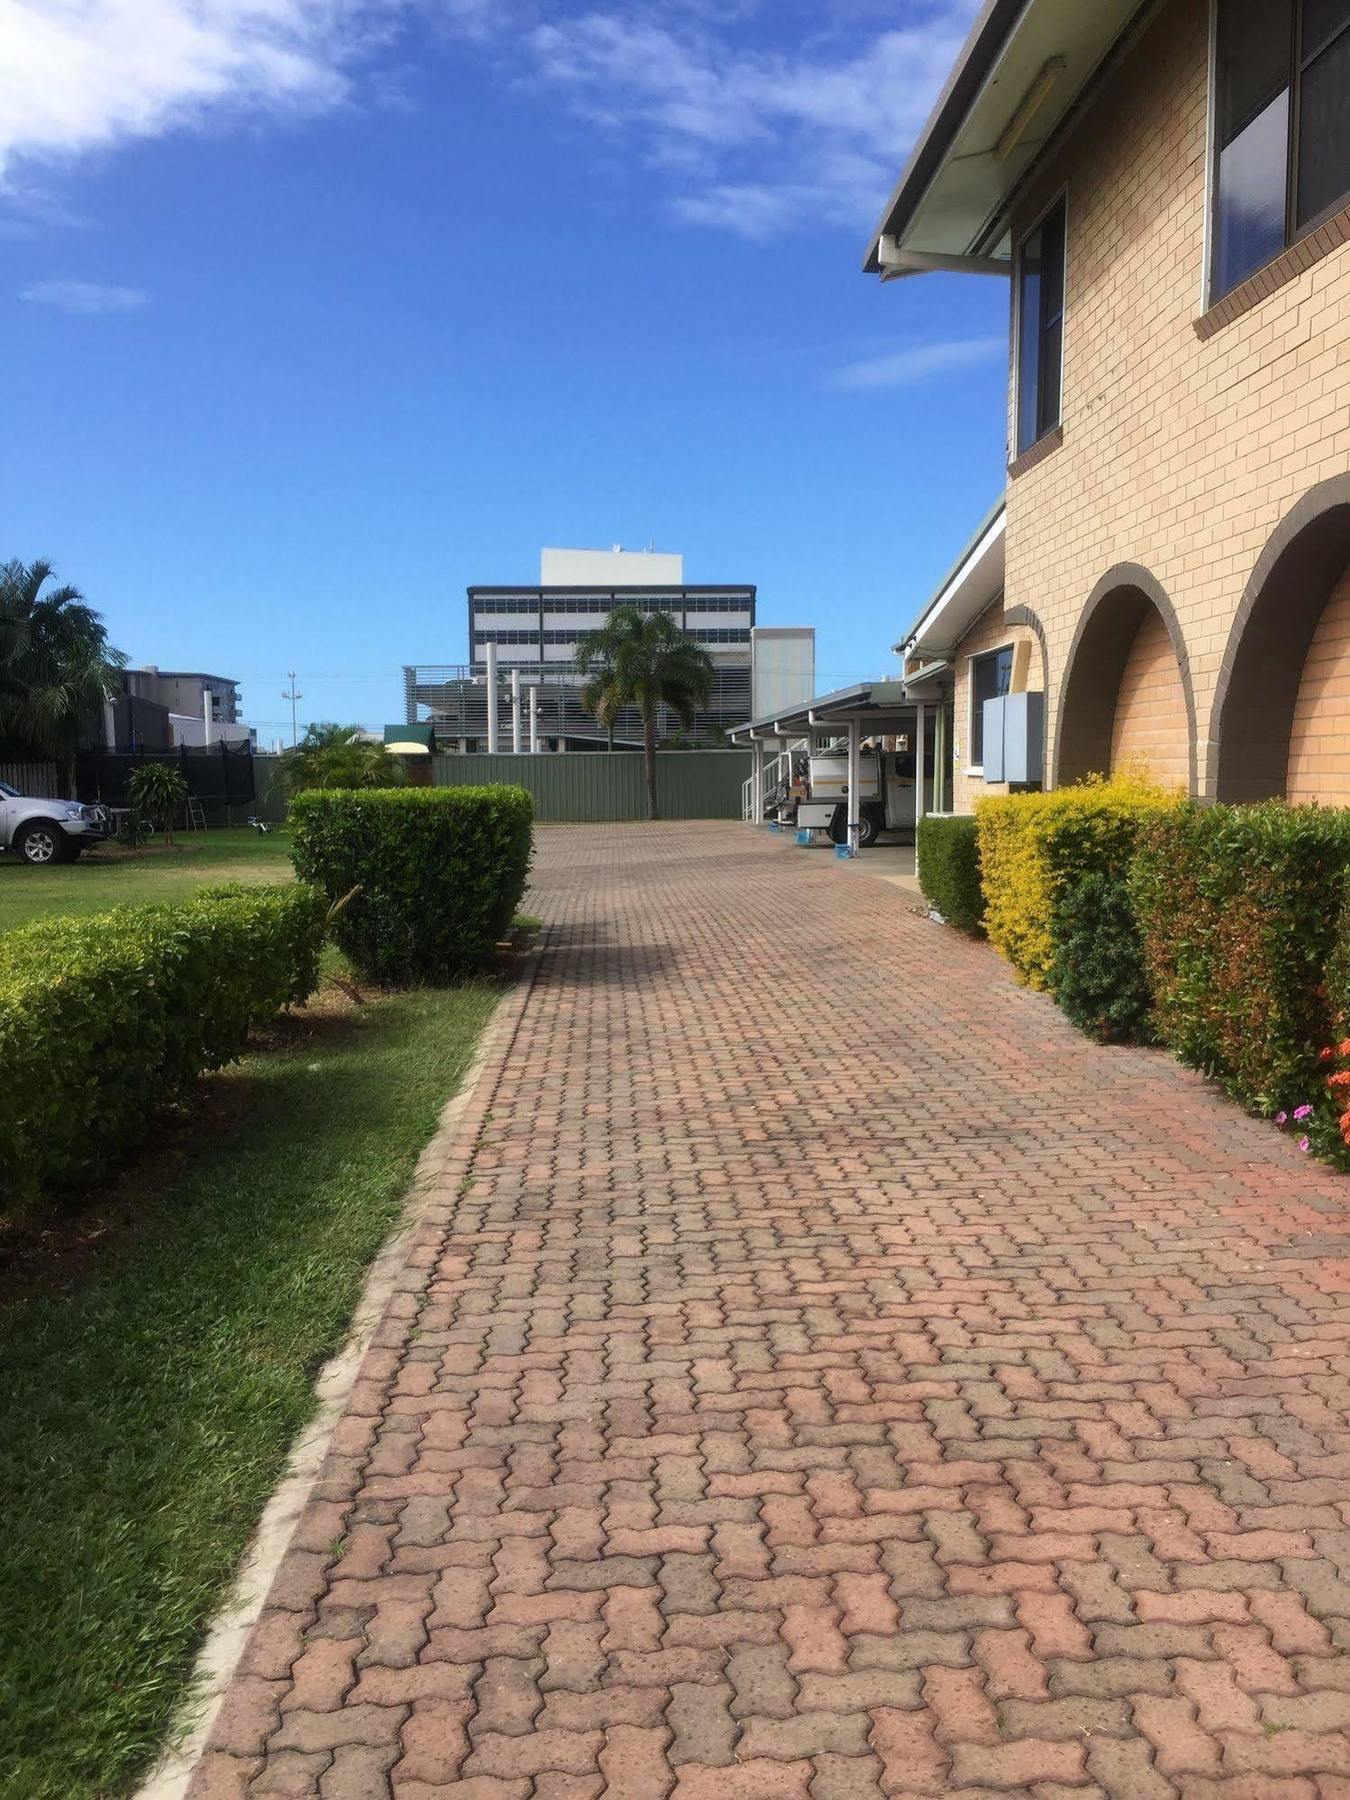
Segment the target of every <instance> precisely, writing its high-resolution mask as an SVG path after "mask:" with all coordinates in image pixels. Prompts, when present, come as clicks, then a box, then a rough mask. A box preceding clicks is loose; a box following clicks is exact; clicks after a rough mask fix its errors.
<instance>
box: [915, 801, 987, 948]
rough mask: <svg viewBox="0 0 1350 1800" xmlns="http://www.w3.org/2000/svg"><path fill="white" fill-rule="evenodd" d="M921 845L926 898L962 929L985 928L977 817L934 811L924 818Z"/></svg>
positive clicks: (920, 881)
mask: <svg viewBox="0 0 1350 1800" xmlns="http://www.w3.org/2000/svg"><path fill="white" fill-rule="evenodd" d="M918 849H919V886H920V887H921V888H922V889H923V896H924V899H925V900H927V901H928V903H929V905H930V906H933V907H935V908H936V910H937V911H938V912H940V913H941V914H942V916H943V918H944V919H945V920H946V921H947V923H948V924H949V925H955V926H956V928H957V929H958V930H959V931H969V932H980V931H982V930H983V924H984V890H983V889H982V888H981V886H980V852H979V844H978V840H977V835H976V825H975V821H974V819H973V818H947V817H943V816H940V815H937V816H935V815H931V814H930V815H929V816H928V817H927V818H923V819H920V821H919V834H918Z"/></svg>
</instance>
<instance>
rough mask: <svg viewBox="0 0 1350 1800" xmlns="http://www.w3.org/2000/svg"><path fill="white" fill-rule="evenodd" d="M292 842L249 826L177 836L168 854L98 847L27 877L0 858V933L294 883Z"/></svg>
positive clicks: (161, 847)
mask: <svg viewBox="0 0 1350 1800" xmlns="http://www.w3.org/2000/svg"><path fill="white" fill-rule="evenodd" d="M294 879H295V871H294V870H293V869H292V867H291V838H290V833H289V832H288V831H285V830H282V829H280V828H274V829H273V831H272V832H271V834H270V835H269V836H268V837H261V836H260V835H259V834H258V833H257V832H256V831H254V830H253V829H252V828H251V827H250V826H248V825H231V826H225V827H222V828H221V829H219V830H213V831H192V832H180V833H179V834H178V836H177V839H176V841H175V843H174V844H173V845H172V846H171V847H169V846H166V845H165V844H163V843H162V842H161V840H159V839H158V838H156V840H155V842H154V843H153V844H151V845H147V846H146V847H145V848H144V849H143V850H125V849H123V848H122V847H121V846H120V845H117V844H103V845H101V846H100V847H99V848H98V849H97V850H91V851H89V852H88V853H87V854H86V855H84V856H82V857H81V858H80V860H79V862H77V863H63V864H61V865H59V866H58V867H56V868H50V869H30V868H29V867H28V866H27V864H25V863H23V862H21V861H20V859H19V858H18V857H17V856H13V855H0V931H9V930H11V929H12V928H13V927H14V926H15V925H25V924H27V923H28V921H29V920H30V919H46V918H55V917H56V916H57V915H58V914H61V913H96V912H106V911H107V910H108V908H109V907H110V906H130V905H134V904H137V903H139V902H142V901H146V900H187V899H190V898H191V896H192V895H193V894H194V893H195V892H196V891H197V889H198V888H202V887H206V886H208V885H209V884H212V883H215V882H220V881H293V880H294Z"/></svg>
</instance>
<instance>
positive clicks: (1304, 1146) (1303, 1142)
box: [1298, 1138, 1312, 1156]
mask: <svg viewBox="0 0 1350 1800" xmlns="http://www.w3.org/2000/svg"><path fill="white" fill-rule="evenodd" d="M1298 1147H1299V1149H1300V1150H1301V1151H1302V1152H1303V1154H1304V1155H1305V1156H1306V1155H1307V1154H1308V1152H1309V1151H1310V1150H1311V1149H1312V1145H1311V1144H1310V1143H1309V1142H1308V1140H1307V1138H1300V1139H1299V1140H1298Z"/></svg>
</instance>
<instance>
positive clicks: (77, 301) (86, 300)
mask: <svg viewBox="0 0 1350 1800" xmlns="http://www.w3.org/2000/svg"><path fill="white" fill-rule="evenodd" d="M19 298H20V300H31V301H33V302H34V304H35V305H38V306H54V307H56V309H57V310H58V312H67V313H82V314H86V315H88V314H93V313H107V312H133V311H134V310H135V309H136V308H137V307H138V306H144V305H145V303H146V301H147V300H148V299H149V298H150V296H149V294H147V293H145V292H144V290H143V289H141V288H133V287H113V286H110V285H109V284H107V283H106V282H101V281H35V282H33V284H32V285H31V286H30V287H26V288H21V289H20V291H19Z"/></svg>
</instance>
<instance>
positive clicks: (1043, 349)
mask: <svg viewBox="0 0 1350 1800" xmlns="http://www.w3.org/2000/svg"><path fill="white" fill-rule="evenodd" d="M1017 330H1018V344H1017V454H1018V455H1019V456H1020V455H1021V453H1022V451H1023V450H1028V449H1030V447H1031V446H1032V445H1033V444H1034V443H1035V442H1036V440H1037V439H1038V438H1041V437H1044V435H1045V433H1046V432H1047V431H1052V430H1053V429H1054V427H1055V426H1056V425H1058V424H1059V408H1060V365H1061V360H1062V354H1063V348H1064V206H1063V203H1062V202H1061V203H1060V205H1058V206H1057V207H1056V208H1055V209H1054V211H1053V212H1051V213H1049V214H1047V216H1046V217H1045V218H1044V219H1043V220H1042V221H1041V223H1040V224H1039V225H1038V226H1037V227H1036V229H1035V230H1034V231H1032V232H1028V234H1027V236H1026V237H1025V238H1024V239H1023V240H1022V245H1021V249H1020V251H1019V253H1018V275H1017Z"/></svg>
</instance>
